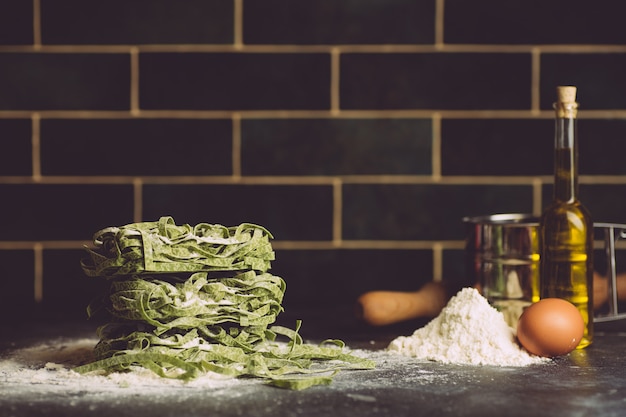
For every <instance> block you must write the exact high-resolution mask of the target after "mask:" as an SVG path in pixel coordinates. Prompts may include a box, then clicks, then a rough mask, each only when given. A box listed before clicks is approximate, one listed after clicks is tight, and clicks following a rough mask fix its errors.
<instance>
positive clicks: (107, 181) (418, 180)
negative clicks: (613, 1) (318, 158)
mask: <svg viewBox="0 0 626 417" xmlns="http://www.w3.org/2000/svg"><path fill="white" fill-rule="evenodd" d="M137 180H140V181H141V182H142V184H144V186H145V185H152V184H157V185H211V184H214V185H237V184H248V185H297V186H307V185H309V186H315V185H328V186H332V185H333V184H334V182H335V181H337V180H340V181H341V182H342V183H343V184H344V185H346V184H370V185H376V184H379V185H527V186H533V185H534V184H535V182H536V181H542V182H544V183H547V182H549V181H552V176H549V175H544V176H513V175H511V176H504V175H443V176H441V177H440V178H433V176H431V175H387V174H380V175H345V176H336V175H335V176H331V175H329V176H319V175H297V176H296V175H294V176H242V177H236V176H212V175H206V176H184V175H181V176H105V175H100V176H98V175H94V176H85V175H82V176H78V174H77V176H52V175H44V176H41V177H40V178H37V179H35V178H33V177H32V176H0V184H94V185H96V184H97V185H112V184H127V185H134V184H135V182H136V181H137ZM579 183H580V184H604V185H611V184H612V185H620V184H626V177H625V176H623V175H590V174H584V175H580V176H579Z"/></svg>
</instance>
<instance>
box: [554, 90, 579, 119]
mask: <svg viewBox="0 0 626 417" xmlns="http://www.w3.org/2000/svg"><path fill="white" fill-rule="evenodd" d="M556 96H557V101H556V103H554V109H555V110H556V115H557V117H567V118H570V117H576V114H577V112H578V103H577V102H576V87H574V86H558V87H557V88H556Z"/></svg>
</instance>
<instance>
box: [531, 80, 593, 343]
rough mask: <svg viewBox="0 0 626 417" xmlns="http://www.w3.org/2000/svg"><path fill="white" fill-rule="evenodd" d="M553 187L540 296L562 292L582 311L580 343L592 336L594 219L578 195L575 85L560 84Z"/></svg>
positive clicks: (544, 222) (544, 219)
mask: <svg viewBox="0 0 626 417" xmlns="http://www.w3.org/2000/svg"><path fill="white" fill-rule="evenodd" d="M554 109H555V111H556V118H555V140H554V193H553V200H552V203H551V204H550V205H549V206H548V207H547V208H546V209H545V210H544V212H543V214H542V216H541V221H540V224H539V250H540V275H539V282H540V298H549V297H556V298H563V299H565V300H567V301H570V302H571V303H572V304H574V305H575V306H576V307H577V308H578V310H579V311H580V313H581V314H582V316H583V319H584V322H585V332H584V335H583V338H582V340H581V341H580V343H579V345H578V347H577V349H582V348H584V347H586V346H588V345H590V344H591V343H592V341H593V299H592V295H593V287H592V286H593V221H592V220H591V216H590V214H589V212H588V211H587V209H586V208H585V207H584V206H583V205H582V203H581V202H580V201H579V199H578V143H577V141H578V138H577V135H578V133H577V130H576V116H577V112H578V103H577V102H576V87H571V86H566V87H557V101H556V103H554Z"/></svg>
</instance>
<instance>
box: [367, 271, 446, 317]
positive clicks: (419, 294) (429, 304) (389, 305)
mask: <svg viewBox="0 0 626 417" xmlns="http://www.w3.org/2000/svg"><path fill="white" fill-rule="evenodd" d="M447 302H448V294H447V291H446V288H445V287H444V285H442V284H440V283H436V282H429V283H427V284H425V285H424V286H423V287H422V288H420V289H419V291H415V292H401V291H370V292H367V293H365V294H363V295H361V296H360V297H359V298H358V300H357V316H358V317H359V318H360V319H361V320H363V321H365V322H366V323H368V324H371V325H372V326H385V325H388V324H392V323H397V322H401V321H405V320H410V319H415V318H420V317H435V316H437V315H438V314H439V312H440V311H441V309H442V308H443V307H445V305H446V303H447Z"/></svg>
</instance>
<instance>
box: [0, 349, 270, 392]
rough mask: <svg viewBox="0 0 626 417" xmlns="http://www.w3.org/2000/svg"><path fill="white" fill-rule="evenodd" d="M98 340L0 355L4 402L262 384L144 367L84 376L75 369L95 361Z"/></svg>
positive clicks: (19, 350)
mask: <svg viewBox="0 0 626 417" xmlns="http://www.w3.org/2000/svg"><path fill="white" fill-rule="evenodd" d="M97 342H98V339H93V338H80V339H70V340H53V341H50V342H46V343H41V344H38V345H34V346H30V347H25V348H21V349H17V350H14V351H11V352H8V353H5V354H3V355H1V356H0V400H2V398H3V397H4V396H5V394H6V395H13V394H15V393H26V392H29V391H32V392H34V393H39V392H41V391H42V390H44V391H45V390H46V389H49V390H56V389H60V390H62V391H63V392H110V393H118V394H119V393H123V392H125V393H128V394H132V393H136V392H142V393H145V392H151V391H154V392H159V393H162V392H163V390H164V389H176V388H202V389H207V388H209V389H211V388H212V389H220V388H227V387H231V386H241V385H253V384H257V383H260V381H255V380H252V379H238V378H232V377H228V376H223V375H220V374H217V373H212V372H207V373H206V374H205V375H203V376H201V377H199V378H197V379H194V380H192V381H188V382H185V381H180V380H176V379H168V378H161V377H160V376H158V375H156V374H154V373H153V372H151V371H149V370H146V369H144V368H141V367H134V368H132V369H131V372H115V373H110V374H106V375H105V374H102V373H97V372H95V373H92V374H88V375H81V374H78V373H76V372H74V371H73V370H72V368H74V367H76V366H78V365H81V364H84V363H87V362H90V361H91V360H93V348H94V346H95V345H96V343H97Z"/></svg>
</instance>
